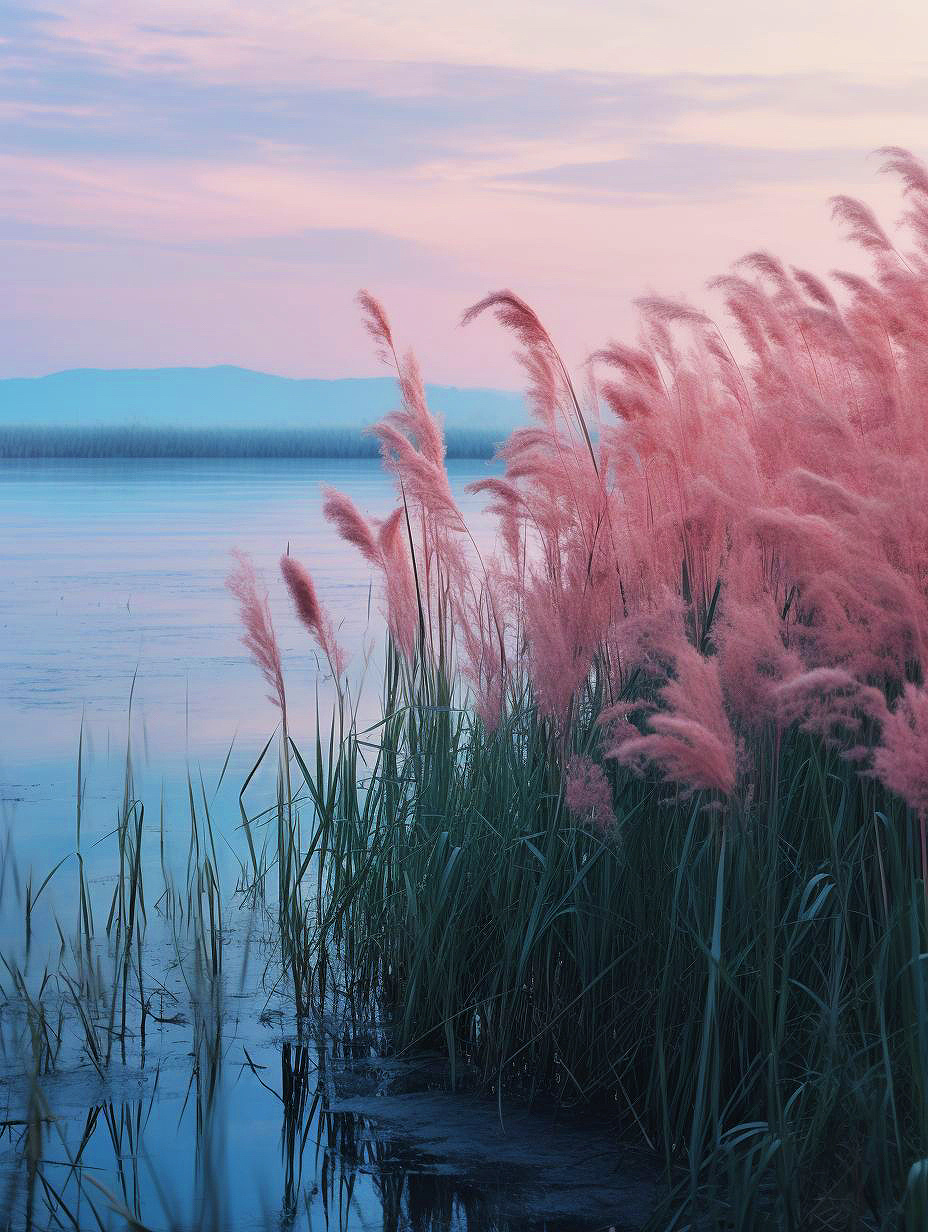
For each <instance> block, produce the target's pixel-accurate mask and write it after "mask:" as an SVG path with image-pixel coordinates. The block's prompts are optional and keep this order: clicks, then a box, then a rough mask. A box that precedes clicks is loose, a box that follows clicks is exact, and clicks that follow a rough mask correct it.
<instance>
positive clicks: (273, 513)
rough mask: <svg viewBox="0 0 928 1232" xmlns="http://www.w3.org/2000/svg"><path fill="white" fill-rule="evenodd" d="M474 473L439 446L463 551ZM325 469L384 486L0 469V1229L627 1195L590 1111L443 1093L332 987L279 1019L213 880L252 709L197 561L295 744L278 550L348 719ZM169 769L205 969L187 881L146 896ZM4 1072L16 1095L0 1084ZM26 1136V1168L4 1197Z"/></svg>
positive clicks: (346, 1219)
mask: <svg viewBox="0 0 928 1232" xmlns="http://www.w3.org/2000/svg"><path fill="white" fill-rule="evenodd" d="M492 468H493V464H490V463H486V462H479V461H452V462H450V463H449V472H450V476H451V483H452V487H453V490H454V492H455V494H456V496H457V498H458V500H459V502H460V505H461V507H462V509H463V511H464V512H465V514H466V516H467V519H468V523H469V525H470V527H471V529H472V532H473V533H474V536H475V539H476V540H477V542H478V544H480V545H481V548H484V547H489V542H490V539H491V535H492V522H491V520H490V519H489V518H488V516H487V515H486V514H484V513H483V512H482V510H481V504H482V499H483V498H482V497H475V496H473V495H470V494H468V493H467V491H466V488H467V485H468V484H469V483H471V482H472V481H474V480H475V479H478V478H479V477H481V476H484V475H486V474H488V473H492ZM325 484H331V485H332V486H334V487H336V488H338V489H340V490H341V491H343V492H346V493H347V494H349V495H350V496H351V497H352V498H353V499H354V500H355V502H356V504H357V505H358V506H359V507H360V509H361V510H362V511H363V512H364V513H366V514H369V515H372V516H382V515H384V514H386V513H388V512H389V511H390V510H391V509H392V508H393V507H394V503H395V502H394V496H393V491H392V487H391V484H390V482H389V481H388V479H387V478H386V477H385V476H384V474H383V472H382V471H381V469H380V467H379V465H378V464H376V463H375V462H372V461H366V460H351V461H344V460H338V461H328V460H326V461H323V460H300V461H295V460H294V461H288V460H264V461H250V460H213V459H210V460H177V461H138V460H119V461H83V460H82V461H65V460H55V461H34V462H10V461H8V462H2V463H0V566H2V569H3V575H4V586H3V588H2V591H0V731H2V736H3V739H2V741H0V810H2V815H0V822H2V829H3V831H4V834H3V835H2V836H0V837H2V840H3V843H2V846H0V957H2V959H3V962H4V964H5V965H6V970H5V972H4V979H3V980H2V981H0V983H2V986H3V988H4V989H5V990H6V993H5V996H2V997H0V1221H4V1220H5V1219H6V1218H7V1217H8V1218H9V1223H7V1222H3V1226H4V1227H6V1226H10V1227H17V1228H18V1227H29V1228H31V1227H35V1228H40V1227H41V1228H45V1227H49V1228H51V1227H63V1226H77V1227H78V1228H83V1227H94V1228H103V1227H105V1228H120V1227H125V1226H126V1222H125V1220H126V1216H125V1215H120V1214H119V1213H118V1208H119V1207H120V1206H121V1207H124V1208H126V1209H127V1210H128V1211H129V1212H131V1214H132V1217H133V1219H135V1220H136V1221H137V1222H136V1223H134V1224H133V1225H132V1226H134V1227H139V1228H143V1227H154V1228H171V1229H174V1228H190V1229H193V1228H206V1227H211V1228H215V1229H216V1230H217V1232H218V1230H219V1229H220V1228H221V1229H227V1228H228V1229H238V1228H255V1229H257V1228H266V1227H271V1226H273V1227H275V1228H280V1229H284V1228H300V1229H306V1230H307V1232H309V1230H310V1229H312V1228H320V1227H333V1228H340V1229H345V1232H351V1230H353V1229H372V1230H373V1232H381V1230H382V1232H465V1229H466V1230H467V1232H555V1230H559V1232H571V1230H573V1232H577V1230H582V1229H594V1228H604V1227H607V1226H614V1227H616V1228H621V1227H626V1226H627V1227H637V1226H640V1223H641V1221H642V1219H643V1217H644V1213H645V1211H646V1210H647V1208H648V1205H649V1203H650V1200H651V1196H652V1192H653V1185H652V1180H651V1176H650V1172H649V1170H648V1168H644V1169H640V1170H637V1171H636V1170H635V1169H634V1168H633V1167H632V1166H631V1164H630V1162H629V1161H628V1160H627V1159H626V1161H625V1162H624V1163H623V1168H622V1170H621V1171H617V1170H616V1168H615V1167H614V1166H612V1165H609V1166H608V1167H606V1168H605V1169H604V1167H603V1164H602V1161H603V1160H608V1159H609V1158H610V1157H611V1156H612V1154H613V1150H614V1148H613V1144H612V1142H611V1141H610V1138H609V1136H608V1133H604V1132H603V1131H602V1130H596V1129H591V1128H590V1127H588V1126H578V1125H569V1124H565V1125H561V1126H560V1127H555V1126H554V1125H552V1123H551V1121H550V1118H548V1119H544V1118H538V1117H534V1116H529V1115H528V1114H526V1112H525V1111H524V1110H523V1109H520V1108H518V1107H515V1106H513V1107H512V1108H511V1109H508V1110H507V1113H506V1117H507V1120H506V1123H505V1124H501V1123H500V1119H499V1110H498V1109H497V1105H496V1102H495V1100H494V1101H491V1102H490V1103H487V1104H483V1103H481V1102H480V1101H479V1099H478V1098H477V1097H476V1096H466V1095H465V1096H460V1095H449V1094H446V1093H443V1092H442V1090H441V1088H442V1086H443V1085H444V1084H445V1078H446V1075H445V1073H444V1069H443V1062H442V1060H441V1058H440V1057H438V1058H435V1057H431V1058H428V1057H427V1058H425V1059H420V1060H418V1061H416V1062H415V1063H412V1064H410V1063H409V1062H406V1061H399V1060H395V1059H393V1058H391V1057H390V1055H389V1054H390V1050H391V1049H390V1040H389V1029H388V1027H387V1029H386V1033H385V1028H384V1024H383V1023H381V1022H378V1021H376V1020H367V1021H356V1020H355V1018H354V1012H353V1010H351V1011H350V1014H349V1016H348V1017H347V1018H346V1017H345V1014H346V1013H348V1010H346V1007H345V1004H344V1003H342V1008H341V1011H340V1012H337V1009H336V1008H333V1007H331V1006H330V1007H329V1008H328V1009H327V1010H326V1011H325V1012H324V1013H321V1014H316V1015H315V1016H314V1017H312V1018H308V1017H303V1018H302V1019H301V1018H298V1017H296V1016H295V1014H294V1008H293V1002H292V997H288V994H287V991H286V988H285V987H284V988H282V987H280V986H279V977H275V976H274V972H275V971H276V970H277V969H278V968H279V966H280V964H279V951H278V944H279V943H278V940H277V937H276V932H275V927H274V924H273V923H272V922H271V919H270V916H269V915H268V914H267V913H265V912H263V910H262V909H261V904H260V902H259V901H255V902H252V903H251V906H250V907H249V906H248V904H247V901H246V900H247V896H244V897H243V895H242V894H241V892H240V887H241V879H240V874H241V867H240V866H239V864H238V860H237V856H236V854H235V853H236V850H238V851H239V852H241V851H242V843H241V831H240V830H239V803H238V792H239V788H240V786H241V784H242V782H243V781H244V779H245V777H246V776H247V775H248V772H249V769H250V768H251V767H252V765H253V764H254V762H255V759H256V758H257V756H258V755H259V753H260V751H261V749H262V747H263V746H264V744H265V742H266V741H267V740H268V737H269V736H271V735H272V734H273V732H274V731H275V728H276V726H277V722H278V714H277V711H276V709H275V707H274V706H273V705H272V704H271V703H270V701H269V700H268V699H267V697H266V688H265V685H264V682H263V680H262V678H261V675H260V673H259V671H258V670H257V668H256V667H255V666H254V664H253V663H252V662H251V660H250V658H249V656H248V654H247V653H246V651H245V649H244V647H243V646H242V643H241V629H240V626H239V618H238V611H237V605H236V603H235V601H234V599H233V598H232V596H231V595H230V594H229V592H228V591H227V589H226V587H225V579H226V576H227V574H228V572H229V570H230V567H231V565H232V563H233V561H232V557H231V555H230V553H231V550H232V549H233V548H240V549H241V550H243V551H244V552H246V553H248V554H249V555H250V556H251V557H252V558H253V560H254V562H255V565H256V567H257V568H258V569H259V571H261V573H262V574H263V576H264V578H265V580H266V583H267V587H268V590H269V593H270V603H271V608H272V612H273V617H274V621H275V625H276V628H277V632H278V636H279V640H280V642H281V645H282V649H283V655H284V660H285V666H286V678H287V688H288V699H289V708H290V713H291V734H292V736H293V737H294V739H295V741H296V743H297V744H298V745H299V744H302V745H304V746H305V747H307V748H311V747H312V742H313V740H314V736H315V727H316V717H315V716H316V706H317V699H318V704H319V710H320V714H321V716H322V720H321V721H322V722H323V723H325V722H326V718H327V714H328V712H329V707H330V704H331V701H332V695H331V684H330V682H327V680H326V677H325V673H324V672H323V671H321V670H320V667H319V664H318V662H317V658H316V655H315V653H314V647H313V644H312V643H311V641H310V638H309V635H308V634H307V633H306V631H305V630H304V629H303V628H302V627H301V626H300V625H299V624H298V623H297V621H296V620H295V618H294V615H293V610H292V606H291V603H290V599H289V595H288V593H287V592H286V589H285V587H284V585H283V583H282V580H281V578H280V574H279V569H278V560H279V557H280V555H281V553H282V552H284V551H285V550H287V547H288V544H289V549H290V551H291V553H292V554H293V555H295V556H296V557H297V558H298V559H299V560H301V561H302V562H303V563H304V564H305V565H306V566H307V567H308V568H309V569H310V570H311V572H312V574H313V577H314V579H315V582H316V586H317V589H318V592H319V595H320V598H321V599H322V600H323V602H324V603H325V604H327V605H328V607H329V609H330V611H331V613H332V616H333V619H334V621H335V623H336V625H337V628H338V635H339V638H340V640H341V642H342V644H343V646H344V647H345V648H346V650H347V651H348V653H349V656H350V667H349V675H350V678H351V680H352V689H353V692H354V696H355V697H356V698H357V699H358V711H359V714H360V715H362V716H364V715H365V714H366V715H369V716H370V718H371V719H374V718H375V717H377V714H378V702H379V693H380V673H379V662H380V661H382V660H381V656H382V653H383V644H384V626H383V621H382V619H381V616H380V613H379V579H377V578H376V577H373V576H372V571H371V570H370V568H369V567H368V565H367V564H366V563H365V562H364V561H363V560H362V559H361V557H360V556H359V554H358V553H357V552H356V551H355V550H353V549H352V548H350V547H349V546H347V545H345V544H344V543H343V542H342V541H341V540H340V539H338V538H337V537H336V536H335V534H334V533H333V531H332V529H331V527H330V526H329V524H328V523H327V522H326V521H325V520H324V518H323V517H322V499H323V493H322V489H323V485H325ZM365 664H366V666H365ZM365 677H366V679H365ZM130 694H131V695H132V707H131V736H130V735H129V726H130V724H129V714H130ZM82 731H83V735H81V732H82ZM127 742H128V745H129V747H130V748H131V755H132V762H133V780H134V789H133V794H134V796H135V798H136V799H137V800H139V801H140V802H141V803H144V806H145V812H144V814H143V813H141V812H140V811H136V812H135V813H134V814H133V816H134V817H136V818H137V819H138V823H139V831H138V833H139V843H140V851H141V854H140V868H141V870H142V880H143V882H144V884H145V887H146V891H148V890H149V887H151V888H152V891H153V892H151V893H150V895H149V901H148V904H147V914H146V917H145V919H146V925H145V937H144V955H145V957H144V971H143V960H142V948H141V942H140V943H139V950H138V955H137V958H135V959H133V963H135V962H137V963H138V971H137V973H136V972H135V971H134V970H133V972H132V978H131V980H130V981H129V983H130V984H131V987H132V989H136V988H137V993H136V992H135V991H133V992H132V993H131V995H130V996H129V998H128V1016H127V1010H126V1005H127V1001H126V997H125V993H123V1007H122V1012H121V1015H120V1012H119V1009H118V1002H119V997H118V990H119V988H120V978H122V980H123V981H124V983H123V985H122V987H123V988H125V987H126V983H125V981H126V978H127V972H128V971H129V968H128V967H126V968H122V967H121V963H122V958H121V956H120V954H121V951H120V950H119V940H118V933H117V938H116V941H115V942H114V940H113V937H112V936H111V935H110V930H109V929H108V928H107V929H104V927H103V925H104V922H105V921H106V919H107V912H108V910H109V908H110V904H111V902H112V901H114V900H113V895H114V892H117V893H119V892H121V891H119V890H118V887H119V885H120V878H121V873H120V871H119V870H120V869H121V868H122V865H121V864H120V862H119V859H118V845H117V843H116V840H115V838H114V830H115V829H116V827H117V825H118V817H119V814H120V807H121V803H122V799H123V781H124V768H125V762H126V750H127ZM79 745H81V747H82V777H83V778H84V779H85V781H86V788H85V791H84V793H83V808H82V812H81V835H82V851H83V859H84V862H85V866H86V869H87V884H88V894H89V898H90V901H91V904H92V911H93V913H94V916H95V918H96V926H95V929H92V930H91V932H92V937H91V938H89V939H87V938H85V947H86V949H87V950H88V952H92V953H93V955H94V957H93V959H92V961H91V962H90V964H89V966H88V964H87V962H86V961H85V958H84V957H83V954H82V951H81V943H80V940H79V939H80V937H81V920H80V917H78V919H77V924H76V932H75V922H74V921H75V913H76V906H75V904H76V902H77V899H78V880H77V862H76V861H75V860H74V859H73V858H72V856H70V855H69V853H70V852H73V851H74V849H75V846H76V817H77V808H76V798H77V757H78V748H79ZM230 748H231V754H230ZM227 756H228V768H227V770H226V772H225V775H224V776H223V774H222V771H223V765H224V763H225V762H226V759H227ZM274 764H275V759H274V758H273V757H269V758H268V759H267V760H266V763H265V765H264V767H263V777H262V774H259V775H258V776H257V777H256V779H255V781H254V782H253V783H252V785H251V787H250V789H249V791H250V800H249V811H252V810H254V812H255V813H258V812H260V810H261V809H263V808H265V807H266V806H267V805H268V804H271V803H273V799H274V773H275V772H274ZM188 771H189V773H190V775H191V782H192V783H193V784H194V795H195V797H196V800H197V805H196V807H197V810H198V811H199V821H198V825H199V826H200V827H201V831H200V833H201V834H205V830H203V829H202V827H203V825H204V822H203V814H204V811H205V810H206V809H207V808H208V809H209V811H210V815H211V819H212V824H213V826H214V827H215V831H216V836H217V837H216V851H214V852H213V856H214V860H215V866H216V869H217V871H218V873H219V874H220V881H221V884H222V898H223V903H224V906H223V911H224V916H223V924H222V927H221V929H219V930H217V931H215V932H214V934H213V935H214V936H215V937H217V938H218V939H219V941H220V944H221V948H222V952H223V954H224V958H223V962H222V966H221V972H220V975H219V976H218V977H217V976H216V975H215V973H214V974H213V976H212V978H211V979H210V980H204V978H203V970H202V962H201V959H200V957H198V953H199V952H198V950H197V944H198V943H197V942H196V941H195V940H194V941H192V940H191V936H192V934H191V933H190V931H189V925H190V920H191V915H190V901H191V900H190V899H189V898H188V902H187V911H186V915H185V913H184V911H183V910H182V911H181V916H180V920H181V923H180V925H178V916H177V914H176V913H174V914H172V913H171V912H166V911H165V910H164V905H163V904H164V899H163V897H156V896H157V895H158V893H159V887H160V886H162V885H163V886H165V887H166V886H167V885H168V880H169V878H168V875H167V874H165V873H164V872H163V869H164V867H165V862H166V864H167V866H171V865H172V864H174V865H177V866H178V869H179V872H178V883H179V884H181V885H183V884H186V885H188V887H189V886H190V885H191V884H192V883H191V881H190V877H189V864H188V865H187V871H186V874H185V873H184V872H182V871H180V870H182V869H183V866H184V862H185V861H186V860H189V857H188V854H187V853H188V850H190V849H191V840H190V836H191V823H190V814H189V805H190V801H189V798H188V795H187V782H188V780H187V774H188ZM272 843H273V839H272ZM162 845H163V846H164V847H166V848H167V855H166V856H165V855H164V854H163V847H162ZM63 857H64V863H63V864H62V866H61V868H60V869H59V870H58V871H57V872H55V874H54V877H53V878H52V880H51V881H50V882H49V883H48V884H47V885H42V882H43V880H44V878H45V876H46V874H47V873H48V872H50V871H51V870H52V869H53V868H54V867H55V866H56V864H57V863H58V861H59V860H61V859H62V858H63ZM30 877H31V884H30ZM201 881H202V879H201ZM40 885H41V886H42V888H41V889H38V887H39V886H40ZM237 885H238V887H239V891H238V892H237V891H236V889H235V887H236V886H237ZM188 893H189V889H188ZM152 900H155V901H152ZM178 928H180V931H178ZM130 932H131V930H130ZM75 936H76V937H77V938H78V942H77V943H75V940H74V938H75ZM193 936H194V937H195V934H193ZM95 964H96V965H95ZM121 971H122V975H120V972H121ZM14 972H15V973H17V974H16V978H20V976H21V983H20V984H19V985H16V984H15V981H14V980H13V973H14ZM47 972H50V973H51V977H50V978H49V977H48V976H47V975H46V973H47ZM88 972H89V975H88ZM101 973H102V974H101ZM269 973H270V974H269ZM76 980H77V981H80V987H79V988H78V984H77V983H76V982H75V981H76ZM11 982H12V987H11ZM143 983H144V988H145V992H144V994H143V991H142V989H143ZM110 989H112V990H113V991H112V992H110ZM17 990H18V991H17ZM143 1001H144V1005H145V1009H144V1010H142V1008H141V1007H142V1005H143ZM333 1005H334V1003H333ZM39 1006H41V1012H39V1010H38V1008H37V1007H39ZM349 1009H350V1006H349ZM146 1015H147V1017H146ZM63 1024H64V1025H63ZM88 1024H89V1025H88ZM104 1056H105V1057H106V1060H105V1061H104V1060H103V1057H104ZM30 1058H31V1060H30ZM30 1066H32V1067H35V1069H36V1070H37V1071H38V1072H40V1073H41V1079H40V1081H39V1085H38V1087H36V1086H35V1085H34V1080H33V1079H29V1080H27V1079H26V1078H25V1077H24V1071H25V1072H27V1073H28V1072H29V1070H30ZM37 1091H38V1092H40V1094H37ZM30 1126H32V1129H30V1128H29V1127H30ZM30 1135H32V1136H30ZM36 1140H38V1142H39V1146H38V1147H37V1148H36V1147H35V1141H36ZM30 1143H31V1144H32V1145H30ZM33 1149H35V1150H36V1152H37V1155H38V1157H39V1158H40V1160H41V1164H40V1168H39V1172H38V1173H37V1175H38V1176H40V1177H41V1183H40V1184H39V1183H38V1182H35V1181H34V1183H33V1186H32V1188H31V1189H30V1188H29V1186H28V1184H27V1178H28V1175H29V1166H28V1159H29V1158H30V1151H31V1150H33ZM501 1161H502V1162H504V1163H505V1167H503V1168H500V1162H501ZM88 1178H89V1179H88ZM91 1182H97V1183H99V1184H100V1185H102V1186H103V1187H104V1188H105V1189H106V1194H107V1196H103V1195H102V1194H101V1191H99V1190H98V1189H96V1188H95V1187H94V1185H93V1184H92V1183H91ZM69 1212H70V1213H69Z"/></svg>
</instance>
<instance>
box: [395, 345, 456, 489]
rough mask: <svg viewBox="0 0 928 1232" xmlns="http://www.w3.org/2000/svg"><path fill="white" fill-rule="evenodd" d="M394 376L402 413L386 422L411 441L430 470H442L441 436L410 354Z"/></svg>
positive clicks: (442, 444)
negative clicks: (410, 438) (400, 428)
mask: <svg viewBox="0 0 928 1232" xmlns="http://www.w3.org/2000/svg"><path fill="white" fill-rule="evenodd" d="M398 375H399V382H400V394H401V395H402V398H403V407H404V409H403V410H402V411H399V412H394V414H393V415H392V416H389V418H391V419H392V420H394V422H396V423H397V424H399V425H400V426H401V427H402V428H403V429H405V430H406V431H408V432H409V433H411V435H412V436H413V437H415V441H416V444H417V445H418V447H419V449H420V450H421V452H422V453H423V454H424V455H425V457H426V458H428V460H429V461H430V462H431V463H432V464H433V465H434V466H442V465H443V463H444V459H445V437H444V433H443V432H442V430H441V425H440V424H439V422H438V420H437V419H436V418H435V416H434V415H433V414H432V412H431V411H430V410H429V407H428V403H427V402H426V398H425V385H424V384H423V381H422V374H421V372H420V371H419V364H418V362H417V361H416V357H415V355H413V353H412V352H411V351H410V352H409V353H408V354H407V355H406V357H405V359H404V360H403V362H402V364H401V365H400V370H399V374H398Z"/></svg>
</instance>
